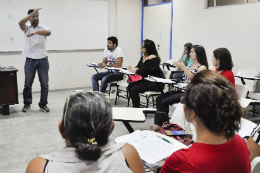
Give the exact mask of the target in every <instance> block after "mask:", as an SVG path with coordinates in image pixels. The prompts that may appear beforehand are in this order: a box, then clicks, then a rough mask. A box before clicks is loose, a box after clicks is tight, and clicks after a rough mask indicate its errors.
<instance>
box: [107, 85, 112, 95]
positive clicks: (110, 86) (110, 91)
mask: <svg viewBox="0 0 260 173" xmlns="http://www.w3.org/2000/svg"><path fill="white" fill-rule="evenodd" d="M111 85H112V84H110V86H109V91H108V95H109V97H110V92H111Z"/></svg>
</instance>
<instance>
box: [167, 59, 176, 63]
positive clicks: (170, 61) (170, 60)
mask: <svg viewBox="0 0 260 173" xmlns="http://www.w3.org/2000/svg"><path fill="white" fill-rule="evenodd" d="M174 61H176V60H173V59H169V60H167V63H170V64H172V63H173V62H174Z"/></svg>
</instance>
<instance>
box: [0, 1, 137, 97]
mask: <svg viewBox="0 0 260 173" xmlns="http://www.w3.org/2000/svg"><path fill="white" fill-rule="evenodd" d="M17 22H18V21H17ZM17 27H19V26H18V25H17ZM109 35H113V36H117V37H118V39H119V46H120V47H121V48H122V49H123V51H124V62H128V63H130V64H131V63H132V61H133V60H134V62H133V64H136V60H138V59H139V58H140V42H141V0H131V1H127V0H109ZM21 44H23V43H21ZM105 46H106V40H104V48H105ZM48 55H49V63H50V71H49V78H50V80H49V81H50V82H49V88H50V90H55V89H66V88H77V87H87V86H92V83H91V76H92V75H93V74H95V73H96V72H95V71H94V69H93V68H88V67H87V66H86V64H87V63H90V62H99V61H100V62H101V61H102V58H103V50H86V51H50V52H49V53H48ZM24 63H25V57H23V56H22V55H21V52H18V53H0V65H1V66H2V65H7V66H14V67H16V68H17V69H18V70H19V71H18V76H17V78H18V92H22V90H23V85H24V69H23V68H24ZM38 81H39V80H38V77H37V76H36V77H35V79H34V84H33V91H40V83H39V82H38Z"/></svg>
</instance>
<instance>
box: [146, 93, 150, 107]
mask: <svg viewBox="0 0 260 173" xmlns="http://www.w3.org/2000/svg"><path fill="white" fill-rule="evenodd" d="M148 104H149V97H147V96H146V107H147V108H148Z"/></svg>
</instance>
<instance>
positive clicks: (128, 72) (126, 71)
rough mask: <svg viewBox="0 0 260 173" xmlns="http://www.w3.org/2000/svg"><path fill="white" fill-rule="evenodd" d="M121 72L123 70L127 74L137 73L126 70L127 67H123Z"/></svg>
mask: <svg viewBox="0 0 260 173" xmlns="http://www.w3.org/2000/svg"><path fill="white" fill-rule="evenodd" d="M121 72H122V73H125V74H135V73H133V72H130V71H128V70H125V69H121Z"/></svg>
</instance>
